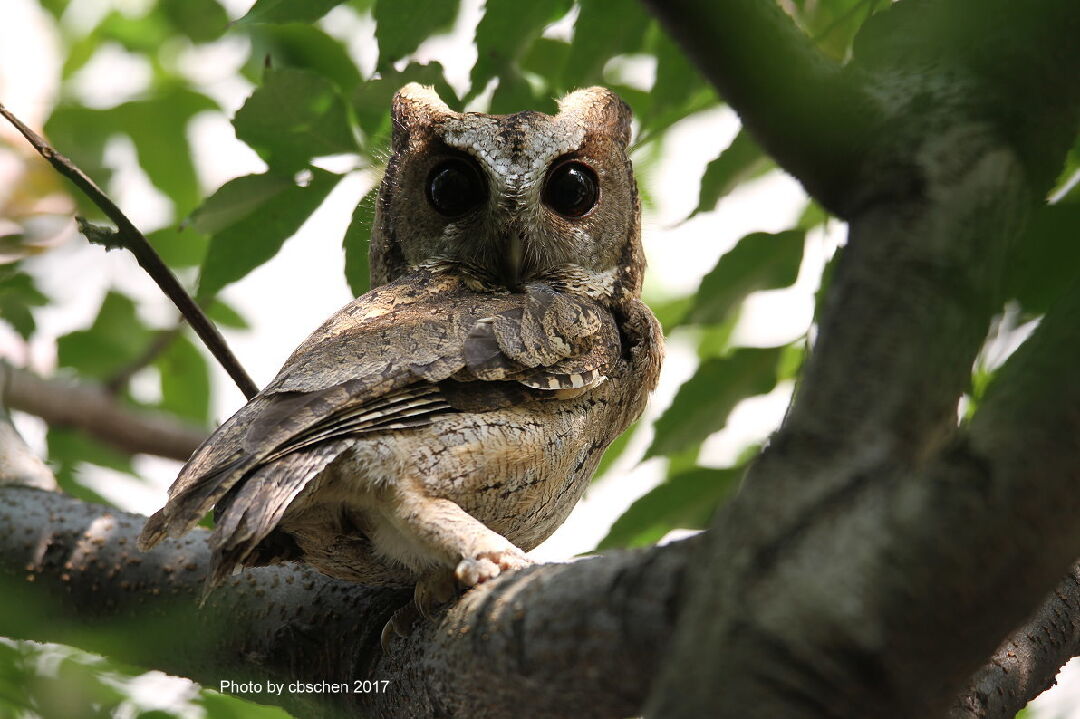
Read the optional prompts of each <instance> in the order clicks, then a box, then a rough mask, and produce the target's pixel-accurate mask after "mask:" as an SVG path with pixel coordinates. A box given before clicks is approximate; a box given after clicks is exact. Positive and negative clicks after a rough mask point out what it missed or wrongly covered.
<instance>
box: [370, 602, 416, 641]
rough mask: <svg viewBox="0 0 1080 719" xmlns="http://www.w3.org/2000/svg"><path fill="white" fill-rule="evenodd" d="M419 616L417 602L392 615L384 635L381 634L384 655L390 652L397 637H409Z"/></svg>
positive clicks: (385, 626)
mask: <svg viewBox="0 0 1080 719" xmlns="http://www.w3.org/2000/svg"><path fill="white" fill-rule="evenodd" d="M418 616H419V615H418V613H417V609H416V602H415V600H414V601H410V602H409V603H408V604H405V605H404V606H402V607H400V608H399V609H398V610H397V611H395V612H394V613H393V614H391V615H390V618H389V619H388V620H387V621H386V624H384V625H383V628H382V633H380V634H379V644H380V645H381V646H382V650H383V654H387V653H389V652H390V646H391V645H392V643H393V641H394V638H395V637H407V636H409V633H410V632H411V631H412V626H413V624H415V623H416V619H417V617H418Z"/></svg>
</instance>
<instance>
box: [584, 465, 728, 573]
mask: <svg viewBox="0 0 1080 719" xmlns="http://www.w3.org/2000/svg"><path fill="white" fill-rule="evenodd" d="M744 471H745V468H744V467H731V468H728V469H708V468H705V467H695V468H693V469H689V470H686V471H684V472H681V473H679V474H676V475H675V476H673V477H671V478H670V479H668V480H667V481H666V482H664V483H663V484H660V485H657V486H656V487H654V488H653V489H652V490H651V491H649V492H648V493H646V494H645V495H643V496H642V497H640V498H639V499H638V500H637V501H635V502H634V503H633V504H632V505H630V507H629V508H628V509H627V510H626V511H625V512H624V513H623V515H622V516H621V517H619V518H618V519H617V520H615V523H614V524H613V525H611V529H610V530H609V531H608V534H607V536H606V537H604V538H603V539H602V540H600V543H599V544H598V545H597V546H596V551H598V552H600V551H604V550H606V549H615V548H619V547H641V546H644V545H648V544H654V543H655V542H657V541H659V540H660V539H661V538H662V537H663V536H664V535H665V534H667V533H668V532H670V531H671V530H673V529H705V528H706V527H707V526H708V524H709V520H710V519H711V518H712V516H713V514H715V513H716V509H717V507H719V506H720V505H721V504H723V502H724V501H725V500H727V499H728V497H730V496H731V495H732V493H733V492H734V491H735V489H736V487H738V484H739V480H740V479H741V478H742V475H743V472H744Z"/></svg>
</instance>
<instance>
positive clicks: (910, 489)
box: [647, 0, 1080, 718]
mask: <svg viewBox="0 0 1080 719" xmlns="http://www.w3.org/2000/svg"><path fill="white" fill-rule="evenodd" d="M659 5H660V4H659V3H657V6H659ZM677 5H678V9H676V4H670V5H669V4H667V3H665V4H664V6H665V10H664V11H663V12H661V17H662V19H664V20H665V22H666V23H667V25H668V26H669V27H670V28H671V29H672V31H673V32H674V34H675V35H676V36H677V37H683V36H685V35H687V34H688V33H689V34H691V35H692V34H694V33H696V32H697V30H696V28H700V27H707V26H710V24H709V23H710V17H711V16H712V15H713V14H714V13H721V12H723V9H722V8H726V7H728V6H732V7H736V6H740V5H741V3H721V4H706V3H696V2H691V1H690V0H687V2H685V3H678V4H677ZM706 5H707V6H708V7H706ZM770 22H772V21H771V20H770ZM1078 24H1080V6H1076V5H1075V3H1071V2H1064V0H1046V1H1043V2H1037V3H1028V4H1025V5H1024V6H1023V7H1019V6H1015V4H1012V6H1011V7H1010V4H1008V3H1004V2H999V1H997V0H995V1H994V2H989V3H988V2H980V3H973V2H969V1H968V0H906V1H905V2H903V3H900V4H899V5H897V6H895V8H894V9H893V10H891V11H889V12H886V13H883V14H882V15H880V16H877V17H876V18H875V20H874V21H873V22H872V23H871V24H870V27H869V28H868V32H867V33H865V34H866V36H867V38H869V39H868V40H867V39H864V40H863V42H862V45H863V53H862V55H861V56H860V55H859V53H858V52H857V55H856V62H855V64H854V65H853V66H852V67H850V68H849V69H848V73H849V74H848V81H850V82H853V83H857V84H858V88H859V94H860V95H861V93H869V94H870V96H872V97H873V98H874V102H875V105H876V111H875V112H872V113H869V115H868V116H869V117H870V118H871V119H872V120H874V122H875V125H874V127H873V130H872V134H873V137H874V143H873V144H872V145H871V146H866V147H864V148H859V157H858V164H857V170H856V171H855V172H851V173H848V174H847V176H846V178H845V183H844V185H843V187H841V188H840V189H839V190H837V189H836V188H835V187H832V186H830V187H832V189H830V190H829V192H830V193H836V192H838V193H839V195H836V194H829V195H827V196H820V195H819V199H821V200H823V201H826V200H827V201H829V202H830V203H831V204H832V206H834V207H840V208H843V211H844V212H845V218H846V219H848V221H849V241H848V245H847V247H846V249H845V253H844V257H843V258H842V260H841V263H840V265H839V267H838V269H837V271H836V274H835V276H834V279H833V284H832V286H831V287H830V289H829V291H828V295H827V304H826V307H825V310H824V313H823V317H822V321H821V325H820V333H819V335H818V342H817V345H816V346H815V347H814V351H813V353H812V355H811V359H810V360H809V362H808V364H807V366H806V367H805V369H804V374H803V377H802V380H801V384H800V386H799V389H798V391H797V393H796V397H795V400H794V403H793V405H792V408H791V409H790V411H789V414H788V416H787V418H786V420H785V423H784V425H783V427H782V428H781V430H780V431H779V432H778V433H777V435H775V437H774V438H773V440H772V441H771V443H770V445H769V447H768V448H767V449H766V450H765V452H764V453H763V454H762V456H761V457H760V458H759V459H758V461H757V462H756V464H755V465H754V466H753V467H752V469H751V470H750V472H749V474H748V476H747V479H746V482H745V484H744V487H743V489H742V491H741V492H740V494H739V495H738V497H737V498H736V500H735V501H734V502H733V503H732V504H731V505H729V507H727V508H726V511H724V512H723V513H722V515H721V517H720V518H719V519H718V521H717V523H716V524H715V525H714V527H713V531H712V532H711V533H710V534H711V536H710V538H709V540H708V547H707V549H706V552H705V556H706V557H707V558H708V559H707V561H706V562H705V565H706V568H705V569H703V571H701V572H700V573H699V574H694V575H692V578H691V589H690V596H689V597H688V599H687V605H686V606H687V609H686V611H685V612H684V614H683V616H682V618H681V619H680V624H679V629H678V631H677V636H676V639H675V641H674V643H673V645H672V654H671V655H670V656H669V658H668V661H666V662H665V665H664V667H665V670H664V671H663V673H662V676H661V678H660V680H659V681H658V683H657V685H656V687H655V691H654V694H653V696H652V699H651V701H650V704H649V708H648V711H647V714H648V715H649V716H663V717H684V716H685V717H699V716H716V717H727V716H731V717H735V716H738V717H741V718H745V717H776V716H784V717H804V716H805V717H811V716H813V717H818V716H830V717H841V716H853V717H855V716H879V717H892V716H896V717H900V716H924V715H934V714H935V713H940V712H942V711H943V710H944V709H945V707H946V706H947V705H948V704H949V702H950V700H951V699H952V698H953V697H954V696H955V694H956V693H957V692H958V691H959V690H960V688H961V686H962V685H963V684H964V682H965V680H966V679H967V678H968V677H969V676H970V675H971V673H972V672H973V671H974V670H975V669H976V668H977V667H978V666H979V665H980V664H981V663H982V662H983V661H985V658H986V657H988V656H989V655H990V653H991V651H992V650H993V649H994V647H995V646H996V645H997V643H998V642H999V641H1000V640H1001V639H1002V637H1003V636H1004V635H1005V634H1006V632H1007V631H1008V630H1009V629H1010V628H1012V627H1015V626H1016V625H1018V624H1019V623H1020V622H1021V621H1022V620H1023V619H1024V618H1025V616H1026V615H1027V614H1029V613H1030V612H1031V610H1032V609H1033V608H1034V607H1035V606H1036V605H1037V604H1038V603H1039V601H1040V600H1041V599H1042V598H1043V597H1044V596H1045V594H1046V593H1047V592H1048V591H1049V590H1050V589H1051V588H1052V586H1053V585H1054V583H1055V581H1056V580H1057V579H1058V578H1060V576H1061V575H1062V574H1063V573H1064V572H1065V570H1066V568H1067V567H1068V566H1069V564H1070V563H1071V561H1072V560H1073V559H1075V557H1077V556H1080V533H1078V532H1077V531H1076V525H1075V522H1073V521H1070V520H1069V519H1068V517H1069V516H1070V513H1073V512H1075V511H1076V510H1077V509H1080V507H1078V506H1077V501H1076V498H1075V496H1074V495H1075V492H1073V491H1072V488H1073V487H1075V481H1076V479H1077V476H1076V475H1077V473H1078V468H1080V453H1078V452H1077V441H1076V440H1075V439H1074V438H1075V437H1077V436H1078V435H1077V434H1076V433H1077V431H1080V426H1078V418H1077V417H1076V416H1075V407H1077V406H1080V404H1078V402H1080V398H1078V397H1075V396H1073V395H1074V394H1075V392H1073V391H1071V390H1070V391H1062V388H1063V387H1069V385H1070V383H1071V384H1073V385H1075V382H1072V381H1071V375H1070V373H1069V371H1068V370H1067V368H1065V367H1062V366H1060V363H1066V362H1068V360H1071V359H1072V357H1073V356H1074V355H1075V349H1076V348H1077V347H1078V346H1080V338H1078V337H1077V336H1076V335H1075V333H1071V332H1070V330H1069V327H1068V323H1069V321H1070V320H1069V319H1055V318H1070V317H1071V318H1072V320H1071V321H1075V317H1076V308H1059V309H1058V310H1057V311H1056V312H1055V313H1052V314H1051V315H1050V316H1049V317H1048V318H1047V320H1046V321H1045V322H1044V324H1043V328H1042V329H1040V331H1039V332H1038V333H1037V334H1036V338H1039V337H1041V339H1033V340H1032V342H1030V343H1029V345H1030V347H1026V348H1025V350H1022V351H1021V352H1019V353H1017V356H1016V357H1015V358H1014V361H1013V362H1012V363H1010V364H1012V365H1014V366H1015V367H1016V368H1017V369H1015V370H1014V371H1006V372H1003V373H1002V375H1001V377H1000V380H999V382H998V385H999V389H998V391H997V392H992V393H991V394H990V395H989V396H988V397H987V399H986V401H985V403H984V405H983V406H982V408H981V409H980V411H979V414H978V415H977V416H976V419H975V421H974V422H973V423H972V426H971V428H970V432H960V431H958V429H957V427H956V403H957V400H958V398H959V396H960V395H961V393H962V392H963V391H964V389H965V388H966V386H967V382H968V376H969V374H970V368H971V365H972V362H973V360H974V358H975V355H976V353H977V351H978V348H979V346H980V345H981V342H982V340H983V338H984V337H985V333H986V329H987V325H988V322H989V319H990V317H991V314H992V312H993V311H994V310H995V309H996V307H997V306H998V304H999V303H1000V301H1001V300H1002V297H1001V295H1000V280H1001V276H1002V272H1003V269H1004V265H1005V260H1006V258H1007V257H1008V254H1009V252H1010V249H1011V248H1010V245H1011V243H1012V242H1013V240H1014V238H1015V237H1016V236H1017V234H1018V232H1019V230H1020V228H1021V227H1022V226H1023V223H1024V220H1025V217H1026V215H1027V214H1028V213H1030V211H1031V210H1032V208H1034V207H1035V206H1036V205H1037V204H1038V202H1039V201H1040V199H1041V196H1042V193H1043V192H1044V191H1045V188H1046V187H1047V186H1048V185H1049V183H1050V182H1051V181H1052V179H1053V174H1054V171H1055V169H1056V166H1057V164H1059V163H1060V160H1061V158H1062V157H1063V156H1064V152H1065V150H1066V149H1067V147H1068V142H1069V140H1070V138H1073V137H1075V132H1076V128H1077V124H1078V117H1080V115H1078V113H1077V104H1078V101H1080V87H1078V86H1077V85H1076V83H1075V82H1072V81H1071V80H1070V79H1069V72H1070V70H1069V68H1075V67H1076V66H1077V63H1078V62H1080V45H1077V43H1076V42H1075V38H1076V32H1077V30H1078ZM915 28H917V29H918V31H916V30H915ZM926 28H930V30H927V29H926ZM737 31H738V32H740V33H747V34H751V35H753V34H754V33H756V32H760V33H761V34H762V36H764V37H775V33H773V32H772V31H771V29H770V28H769V27H768V26H765V27H759V26H754V25H753V24H752V23H747V22H744V23H743V24H741V25H739V26H738V28H737ZM684 47H686V49H687V50H688V52H690V53H691V54H692V55H696V56H698V57H697V59H698V64H699V65H700V66H702V67H710V63H714V60H715V61H716V62H715V63H714V64H712V65H711V68H712V70H711V73H710V77H713V78H714V81H715V78H716V77H718V76H722V77H725V78H728V77H729V76H730V77H734V76H737V75H738V74H739V73H741V72H743V71H744V69H745V68H744V67H743V66H742V65H741V64H740V63H738V62H735V61H731V60H730V59H729V58H727V56H726V55H725V53H723V52H713V51H711V50H709V49H708V48H707V47H706V46H704V45H701V44H695V43H692V42H691V43H686V44H685V45H684ZM1032 47H1039V48H1040V54H1039V57H1037V58H1032V57H1031V55H1032V53H1031V50H1030V49H1031V48H1032ZM779 52H780V53H781V54H782V53H784V52H785V50H780V51H779ZM1048 58H1052V61H1051V60H1049V59H1048ZM992 73H998V74H997V75H993V74H992ZM790 76H791V77H802V78H803V81H805V82H814V81H815V80H814V78H813V77H807V76H806V75H805V73H803V72H801V71H798V70H793V71H791V75H790ZM827 80H828V81H826V82H820V83H818V84H817V86H816V87H811V88H804V93H805V94H807V95H809V96H815V95H816V94H821V95H825V94H827V93H828V92H829V91H830V90H831V85H830V82H831V79H827ZM733 82H735V83H736V84H738V82H741V81H738V80H735V81H733ZM717 86H718V87H719V88H720V89H721V90H723V89H724V83H721V82H717ZM1034 87H1037V88H1039V93H1038V96H1035V93H1033V92H1032V91H1031V89H1030V88H1034ZM1002 88H1004V89H1002ZM1002 98H1007V99H1008V100H1009V103H1010V104H1009V106H1008V107H1007V108H1004V109H1002V108H999V107H998V105H997V104H996V103H995V100H1001V99H1002ZM727 99H728V100H729V101H730V102H731V103H732V105H733V106H734V107H735V109H736V110H737V111H738V112H740V114H741V115H743V116H745V117H747V118H753V117H755V116H756V114H759V113H760V112H761V111H762V106H761V104H760V102H761V101H760V98H757V97H755V95H754V94H752V93H749V94H742V95H740V94H732V95H731V96H730V97H728V98H727ZM1018 99H1021V102H1020V104H1016V103H1017V101H1018ZM1023 101H1030V104H1028V103H1027V102H1023ZM1014 105H1015V106H1016V107H1021V108H1022V114H1023V115H1024V116H1023V117H1020V116H1019V114H1018V113H1017V112H1016V111H1015V110H1014V109H1013V108H1014ZM768 107H769V105H768V104H766V105H765V108H768ZM750 122H752V120H748V126H749V127H750V129H751V131H755V127H754V125H752V124H750ZM756 132H758V133H759V134H760V133H763V132H767V130H763V129H762V128H761V127H760V126H759V127H758V128H757V129H756ZM758 139H759V141H761V142H762V143H763V144H765V145H766V146H768V143H767V142H766V141H765V138H764V137H759V138H758ZM1051 158H1053V160H1054V161H1051ZM778 159H779V160H780V161H781V163H782V164H783V163H784V159H783V158H782V157H779V156H778ZM791 169H792V171H793V172H794V173H795V174H796V175H797V176H799V172H800V167H799V165H797V164H793V165H791ZM800 179H804V184H806V186H807V188H808V189H809V190H810V191H811V192H814V191H815V185H814V182H812V181H807V180H806V179H805V178H802V177H800ZM837 196H839V198H840V199H837ZM1070 313H1071V314H1070ZM1040 345H1042V347H1041V348H1040ZM1055 351H1056V352H1059V353H1061V355H1062V356H1061V357H1060V358H1059V359H1058V363H1057V364H1055V363H1054V362H1050V361H1049V360H1045V359H1044V357H1045V355H1046V354H1048V353H1049V354H1051V355H1052V354H1053V353H1054V352H1055ZM1044 364H1049V365H1050V366H1048V367H1043V365H1044ZM1036 388H1037V389H1038V391H1036ZM1070 433H1071V434H1070ZM1036 474H1037V475H1038V477H1037V478H1036V476H1035V475H1036ZM1039 518H1041V520H1042V521H1041V522H1040V521H1038V520H1039ZM961 618H962V620H961Z"/></svg>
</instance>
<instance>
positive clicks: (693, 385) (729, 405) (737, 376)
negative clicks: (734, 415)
mask: <svg viewBox="0 0 1080 719" xmlns="http://www.w3.org/2000/svg"><path fill="white" fill-rule="evenodd" d="M782 351H783V348H778V347H773V348H769V349H757V348H749V347H744V348H740V349H737V350H735V351H734V352H732V353H731V354H730V355H729V356H727V357H720V358H716V359H708V360H705V361H704V362H702V363H701V364H700V365H699V366H698V369H697V372H695V373H694V376H693V377H691V378H690V379H689V380H687V381H686V382H685V383H683V386H682V387H680V388H679V392H678V393H677V394H676V395H675V399H674V400H673V401H672V403H671V406H670V407H668V408H667V410H666V411H665V412H664V414H662V415H661V416H660V417H659V418H658V419H657V420H656V423H655V425H654V429H655V431H656V434H655V435H654V436H653V441H652V445H650V446H649V449H648V451H647V452H646V453H645V458H646V459H648V458H649V457H655V456H657V455H673V454H678V453H679V452H682V451H684V450H686V449H689V448H691V447H693V446H694V445H696V444H698V443H700V442H702V441H704V440H705V438H707V437H708V436H709V435H711V434H712V433H714V432H717V431H719V430H721V429H723V428H724V425H726V424H727V418H728V415H729V414H730V413H731V410H732V409H734V408H735V405H737V404H738V403H739V402H741V401H742V400H744V399H746V398H747V397H753V396H756V395H761V394H765V393H767V392H769V391H771V390H772V388H773V387H775V386H776V374H777V363H778V362H779V360H780V358H781V355H782Z"/></svg>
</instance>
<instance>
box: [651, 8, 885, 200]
mask: <svg viewBox="0 0 1080 719" xmlns="http://www.w3.org/2000/svg"><path fill="white" fill-rule="evenodd" d="M644 2H645V4H646V5H647V6H648V7H649V9H650V10H651V11H652V12H653V14H655V15H656V16H657V17H658V18H659V19H660V20H661V22H662V23H663V25H664V27H665V28H666V29H667V31H668V32H670V33H671V34H672V35H673V36H674V37H675V38H676V39H677V40H678V41H679V43H680V44H681V45H682V47H683V49H684V50H685V51H686V53H687V55H689V56H690V58H691V60H693V61H694V63H695V64H696V65H697V66H698V68H699V69H700V70H701V71H702V73H703V74H704V75H705V76H706V77H707V78H709V80H710V81H711V82H712V83H713V85H715V86H716V89H717V90H718V91H719V92H720V94H721V96H723V98H724V99H725V100H726V101H727V102H728V103H729V104H730V105H731V106H732V107H733V108H734V109H735V111H736V112H738V113H739V118H740V119H741V120H742V122H743V125H745V127H746V128H747V129H748V130H749V131H750V133H751V135H753V137H754V139H755V140H757V141H758V143H759V144H760V145H761V146H762V147H763V148H765V150H766V151H767V152H768V153H769V154H770V155H772V157H773V158H774V159H775V160H776V161H777V162H778V163H779V164H780V165H781V166H782V167H783V168H784V169H786V170H787V171H788V172H790V173H791V174H792V175H794V176H795V177H796V178H797V179H798V180H799V181H800V182H802V183H803V185H804V186H805V187H806V190H807V192H808V193H809V194H810V195H812V196H814V197H815V198H816V199H818V200H819V201H820V202H821V203H822V205H823V206H825V207H826V208H827V209H829V210H830V211H831V212H834V213H836V214H837V215H839V216H841V217H844V216H846V214H847V196H848V195H849V193H850V190H851V188H852V186H853V184H854V183H855V182H856V180H857V174H858V173H857V169H858V164H859V162H860V156H861V152H862V150H863V149H864V146H865V143H866V141H867V140H868V139H869V133H870V131H871V129H872V128H874V127H876V126H877V125H878V123H879V118H878V110H877V107H876V104H875V102H874V101H872V99H871V96H870V94H869V93H867V92H866V91H865V90H864V88H862V87H861V86H860V84H859V82H858V81H857V79H856V78H855V77H854V76H852V75H850V74H849V73H846V72H845V71H844V70H843V69H842V68H841V67H840V66H839V65H838V64H837V63H835V62H833V61H831V60H830V59H828V58H827V57H825V56H824V55H823V54H822V53H820V52H819V51H818V50H817V48H815V47H814V46H813V44H812V43H811V41H810V40H809V39H808V38H807V37H806V36H805V35H803V34H802V32H801V31H800V30H799V29H798V28H797V27H796V26H795V24H794V23H793V22H792V20H791V18H789V17H788V16H787V15H785V14H784V13H783V12H782V11H781V10H780V9H779V7H778V6H777V5H776V3H775V2H773V0H723V1H722V2H713V1H711V0H644Z"/></svg>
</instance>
